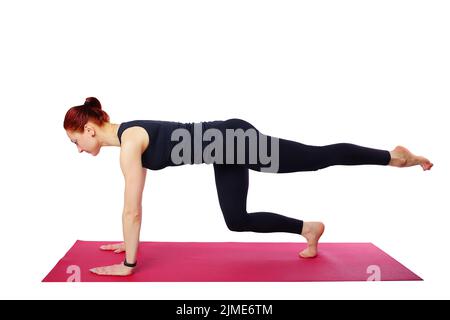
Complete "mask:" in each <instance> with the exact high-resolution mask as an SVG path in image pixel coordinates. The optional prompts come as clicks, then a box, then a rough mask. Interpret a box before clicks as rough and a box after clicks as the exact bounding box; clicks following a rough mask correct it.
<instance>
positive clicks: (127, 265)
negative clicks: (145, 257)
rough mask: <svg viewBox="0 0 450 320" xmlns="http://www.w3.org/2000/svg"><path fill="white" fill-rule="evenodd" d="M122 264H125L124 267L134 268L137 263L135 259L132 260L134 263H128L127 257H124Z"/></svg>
mask: <svg viewBox="0 0 450 320" xmlns="http://www.w3.org/2000/svg"><path fill="white" fill-rule="evenodd" d="M123 265H124V266H126V267H130V268H134V267H136V265H137V261H136V262H134V263H128V262H127V258H125V260H124V261H123Z"/></svg>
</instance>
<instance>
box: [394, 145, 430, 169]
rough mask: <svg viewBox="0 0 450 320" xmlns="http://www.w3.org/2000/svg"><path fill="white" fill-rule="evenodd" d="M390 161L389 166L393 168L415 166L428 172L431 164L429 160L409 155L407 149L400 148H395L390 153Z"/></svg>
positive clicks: (409, 152)
mask: <svg viewBox="0 0 450 320" xmlns="http://www.w3.org/2000/svg"><path fill="white" fill-rule="evenodd" d="M390 154H391V161H390V162H389V165H390V166H394V167H400V168H401V167H412V166H415V165H420V166H421V167H422V169H423V170H424V171H425V170H430V169H431V167H432V166H433V164H432V163H431V161H430V160H428V159H427V158H425V157H422V156H416V155H415V154H413V153H411V151H409V150H408V149H406V148H405V147H402V146H397V147H395V149H394V150H392V151H390Z"/></svg>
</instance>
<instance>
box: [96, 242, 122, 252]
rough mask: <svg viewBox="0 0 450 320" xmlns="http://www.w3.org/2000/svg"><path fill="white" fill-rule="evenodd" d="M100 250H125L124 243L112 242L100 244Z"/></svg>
mask: <svg viewBox="0 0 450 320" xmlns="http://www.w3.org/2000/svg"><path fill="white" fill-rule="evenodd" d="M100 249H101V250H107V251H114V253H121V252H123V251H125V243H124V242H122V243H113V244H104V245H102V246H100Z"/></svg>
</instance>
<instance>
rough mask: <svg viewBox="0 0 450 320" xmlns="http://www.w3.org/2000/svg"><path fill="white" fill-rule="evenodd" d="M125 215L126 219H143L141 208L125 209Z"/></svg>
mask: <svg viewBox="0 0 450 320" xmlns="http://www.w3.org/2000/svg"><path fill="white" fill-rule="evenodd" d="M123 217H124V218H125V219H130V220H139V221H140V220H141V219H142V211H140V210H124V211H123Z"/></svg>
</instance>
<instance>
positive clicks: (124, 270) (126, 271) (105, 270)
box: [89, 262, 134, 276]
mask: <svg viewBox="0 0 450 320" xmlns="http://www.w3.org/2000/svg"><path fill="white" fill-rule="evenodd" d="M133 269H134V268H130V267H127V266H125V265H124V264H123V262H122V263H120V264H113V265H112V266H104V267H97V268H92V269H90V270H89V271H91V272H92V273H95V274H98V275H105V276H129V275H131V274H132V273H133Z"/></svg>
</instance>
